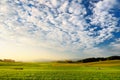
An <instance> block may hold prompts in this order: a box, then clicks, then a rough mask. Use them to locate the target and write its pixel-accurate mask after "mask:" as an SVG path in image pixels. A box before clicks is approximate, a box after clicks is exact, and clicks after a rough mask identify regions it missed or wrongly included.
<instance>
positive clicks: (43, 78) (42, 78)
mask: <svg viewBox="0 0 120 80" xmlns="http://www.w3.org/2000/svg"><path fill="white" fill-rule="evenodd" d="M0 80H120V60H113V61H102V62H92V63H54V62H49V63H47V62H46V63H45V62H44V63H42V62H41V63H32V62H31V63H22V62H11V63H10V62H0Z"/></svg>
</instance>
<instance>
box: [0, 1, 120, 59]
mask: <svg viewBox="0 0 120 80" xmlns="http://www.w3.org/2000/svg"><path fill="white" fill-rule="evenodd" d="M119 4H120V0H0V59H4V58H9V59H15V60H17V61H46V60H68V59H82V58H88V57H106V56H111V55H120V5H119Z"/></svg>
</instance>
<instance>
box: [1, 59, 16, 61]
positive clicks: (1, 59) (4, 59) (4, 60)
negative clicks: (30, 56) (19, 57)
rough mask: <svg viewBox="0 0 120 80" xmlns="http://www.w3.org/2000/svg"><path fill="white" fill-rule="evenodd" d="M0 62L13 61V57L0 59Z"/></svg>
mask: <svg viewBox="0 0 120 80" xmlns="http://www.w3.org/2000/svg"><path fill="white" fill-rule="evenodd" d="M0 62H15V60H13V59H0Z"/></svg>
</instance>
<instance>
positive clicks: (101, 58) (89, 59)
mask: <svg viewBox="0 0 120 80" xmlns="http://www.w3.org/2000/svg"><path fill="white" fill-rule="evenodd" d="M106 60H120V56H110V57H97V58H95V57H92V58H85V59H81V60H77V61H72V60H64V61H57V62H58V63H80V62H81V63H87V62H97V61H106Z"/></svg>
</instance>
